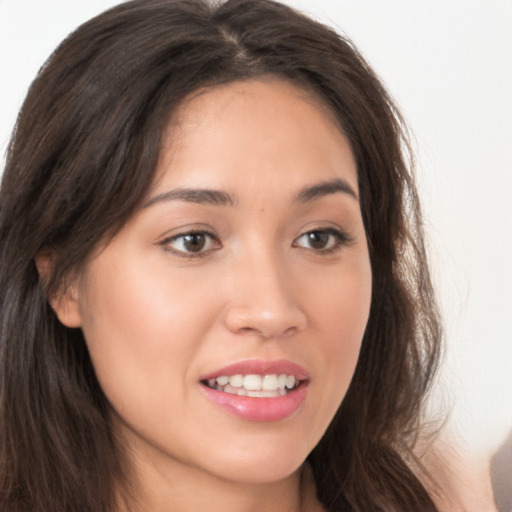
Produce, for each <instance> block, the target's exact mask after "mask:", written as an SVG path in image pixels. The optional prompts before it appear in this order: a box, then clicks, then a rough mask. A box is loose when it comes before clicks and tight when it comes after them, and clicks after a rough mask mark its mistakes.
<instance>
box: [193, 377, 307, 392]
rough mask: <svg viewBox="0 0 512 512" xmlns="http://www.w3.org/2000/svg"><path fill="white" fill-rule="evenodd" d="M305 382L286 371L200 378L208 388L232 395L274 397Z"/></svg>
mask: <svg viewBox="0 0 512 512" xmlns="http://www.w3.org/2000/svg"><path fill="white" fill-rule="evenodd" d="M305 382H306V380H305V379H301V378H300V377H298V376H295V375H290V374H286V373H281V374H277V373H272V374H264V375H259V374H247V375H243V374H240V373H238V374H235V375H221V376H219V377H215V378H210V379H207V380H202V381H201V384H203V385H204V386H207V387H209V388H210V389H214V390H216V391H221V392H223V393H230V394H232V395H238V396H248V397H251V398H275V397H279V396H285V395H287V394H288V393H291V392H292V391H294V390H296V389H297V388H298V387H299V386H301V385H303V384H304V383H305Z"/></svg>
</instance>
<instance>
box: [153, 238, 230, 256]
mask: <svg viewBox="0 0 512 512" xmlns="http://www.w3.org/2000/svg"><path fill="white" fill-rule="evenodd" d="M161 245H162V246H163V247H164V248H165V249H166V250H168V251H170V252H172V253H174V254H176V255H177V256H182V257H189V258H190V257H194V256H203V255H206V254H207V253H208V252H209V251H212V250H215V249H219V248H220V247H221V245H220V242H219V241H218V239H217V238H216V237H215V236H214V235H212V234H210V233H207V232H205V231H193V232H188V233H182V234H179V235H175V236H173V237H171V238H168V239H166V240H164V241H163V242H162V243H161Z"/></svg>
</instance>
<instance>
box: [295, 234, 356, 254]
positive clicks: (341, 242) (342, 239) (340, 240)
mask: <svg viewBox="0 0 512 512" xmlns="http://www.w3.org/2000/svg"><path fill="white" fill-rule="evenodd" d="M312 235H317V236H318V235H320V236H322V235H328V236H329V237H331V238H333V239H334V240H333V244H332V246H331V247H328V248H320V249H315V248H311V247H301V246H300V245H298V244H297V242H298V241H299V240H300V239H301V238H304V237H307V236H310V237H311V236H312ZM350 242H352V238H351V237H350V235H349V234H348V233H346V232H345V231H342V230H341V229H335V228H319V229H311V230H309V231H306V232H305V233H303V234H302V235H300V236H299V237H297V238H296V239H295V240H294V241H293V244H292V245H293V247H299V248H303V249H306V250H311V251H314V252H316V253H318V254H322V255H327V254H333V253H335V252H338V251H340V250H341V249H342V248H343V247H345V246H346V245H347V244H349V243H350Z"/></svg>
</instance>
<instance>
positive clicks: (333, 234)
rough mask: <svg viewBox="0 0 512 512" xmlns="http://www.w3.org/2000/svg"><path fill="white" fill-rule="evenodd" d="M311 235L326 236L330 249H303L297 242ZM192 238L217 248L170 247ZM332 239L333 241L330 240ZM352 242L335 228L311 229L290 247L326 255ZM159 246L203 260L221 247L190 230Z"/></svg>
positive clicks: (211, 237) (212, 237)
mask: <svg viewBox="0 0 512 512" xmlns="http://www.w3.org/2000/svg"><path fill="white" fill-rule="evenodd" d="M313 235H316V236H324V235H327V236H328V237H330V238H331V240H330V241H328V242H327V244H326V245H329V243H331V247H328V248H318V249H315V248H313V247H304V246H301V245H299V243H298V241H299V240H301V239H303V238H305V237H308V236H309V237H312V236H313ZM194 236H203V237H205V245H208V244H210V245H211V244H214V245H217V247H213V248H209V249H206V250H204V249H203V247H200V250H199V251H197V252H194V251H187V250H183V249H175V248H172V247H171V244H172V243H174V242H177V241H180V240H181V241H182V243H185V239H186V238H187V237H194ZM332 239H334V240H332ZM351 241H352V238H351V237H350V236H349V235H348V233H346V232H345V231H342V230H340V229H335V228H319V229H311V230H309V231H306V232H305V233H302V235H300V236H298V237H297V238H295V240H294V241H293V243H292V247H297V248H302V249H305V250H310V251H313V252H315V253H318V254H322V255H327V254H333V253H335V252H337V251H339V250H341V249H342V248H343V247H344V246H346V245H347V244H349V243H350V242H351ZM160 245H161V246H162V247H163V248H164V249H165V250H167V251H169V252H171V253H172V254H174V255H176V256H178V257H180V258H187V259H192V258H203V257H205V256H207V255H208V254H209V253H210V252H211V251H214V250H217V249H220V248H221V247H222V245H221V243H220V240H219V239H218V237H217V236H215V235H214V234H213V233H210V232H209V231H205V230H191V231H187V232H185V233H180V234H178V235H174V236H172V237H169V238H166V239H165V240H163V241H162V242H160Z"/></svg>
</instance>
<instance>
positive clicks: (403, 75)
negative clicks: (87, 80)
mask: <svg viewBox="0 0 512 512" xmlns="http://www.w3.org/2000/svg"><path fill="white" fill-rule="evenodd" d="M116 3H118V2H117V1H116V0H44V1H41V2H40V1H37V0H0V152H1V153H2V156H3V153H4V152H5V148H6V144H7V140H8V137H9V132H10V130H11V128H12V125H13V123H14V121H15V118H16V113H17V110H18V109H19V107H20V105H21V102H22V99H23V97H24V95H25V93H26V90H27V87H28V85H29V83H30V81H31V80H32V78H33V77H34V75H35V74H36V72H37V70H38V68H39V67H40V66H41V64H42V63H43V62H44V60H45V59H46V57H47V56H48V55H49V54H50V52H51V51H52V50H53V49H54V47H55V46H56V45H57V44H58V43H59V42H60V41H61V40H62V39H63V38H64V37H65V36H66V35H67V34H68V33H69V32H70V31H71V30H72V29H74V28H75V27H76V26H77V25H78V24H80V23H81V22H83V21H85V20H86V19H88V18H89V17H91V16H93V15H95V14H96V13H98V12H100V11H102V10H104V9H106V8H107V7H110V6H112V5H114V4H116ZM287 3H289V4H291V5H293V6H295V7H298V8H300V9H302V10H304V11H306V12H307V13H309V14H311V15H313V16H314V17H316V18H317V19H319V20H321V21H324V22H327V23H330V24H332V25H333V26H335V27H336V28H337V29H338V30H340V31H342V32H344V33H345V34H347V35H348V36H349V37H351V38H352V39H353V40H354V42H355V43H356V45H357V46H358V47H359V49H360V50H361V51H362V53H363V54H364V55H365V57H366V58H367V59H368V60H369V61H370V63H371V64H372V65H373V67H374V69H375V70H376V71H377V72H378V73H379V74H380V76H381V77H382V79H383V80H384V82H385V83H386V84H387V86H388V88H389V89H390V91H391V93H392V95H393V96H394V97H395V98H396V100H397V102H398V104H399V105H400V106H401V107H402V110H403V112H404V114H405V117H406V119H407V120H408V122H409V124H410V126H411V127H412V130H413V132H414V134H415V146H416V150H417V155H418V170H417V172H418V182H419V186H420V194H421V197H422V200H423V203H424V210H425V216H426V227H427V231H428V235H429V247H430V250H431V253H432V262H433V270H434V276H435V282H436V287H437V289H438V290H439V296H440V300H441V304H442V308H443V313H444V317H445V324H446V339H447V346H448V348H447V354H446V361H445V364H444V367H443V372H442V374H441V385H440V386H439V389H441V390H442V392H440V391H439V390H438V391H437V393H436V396H437V398H438V400H437V401H438V402H439V401H440V400H443V401H444V402H447V403H452V404H453V405H452V407H453V414H452V420H451V427H452V428H453V429H454V431H455V432H456V433H457V435H459V436H460V438H461V439H462V440H463V442H464V443H465V444H466V445H467V446H468V447H469V448H470V449H471V450H472V451H474V452H475V453H479V454H491V453H492V452H493V451H494V450H495V449H496V448H497V447H498V445H499V444H500V442H501V441H502V440H503V439H504V438H505V436H506V434H507V432H508V431H509V430H510V429H511V428H512V334H511V333H512V256H511V255H512V206H511V204H512V200H511V199H512V197H511V196H512V1H511V0H443V1H439V0H415V1H414V2H413V1H410V0H385V1H384V0H287ZM0 168H3V163H2V164H1V167H0Z"/></svg>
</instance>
